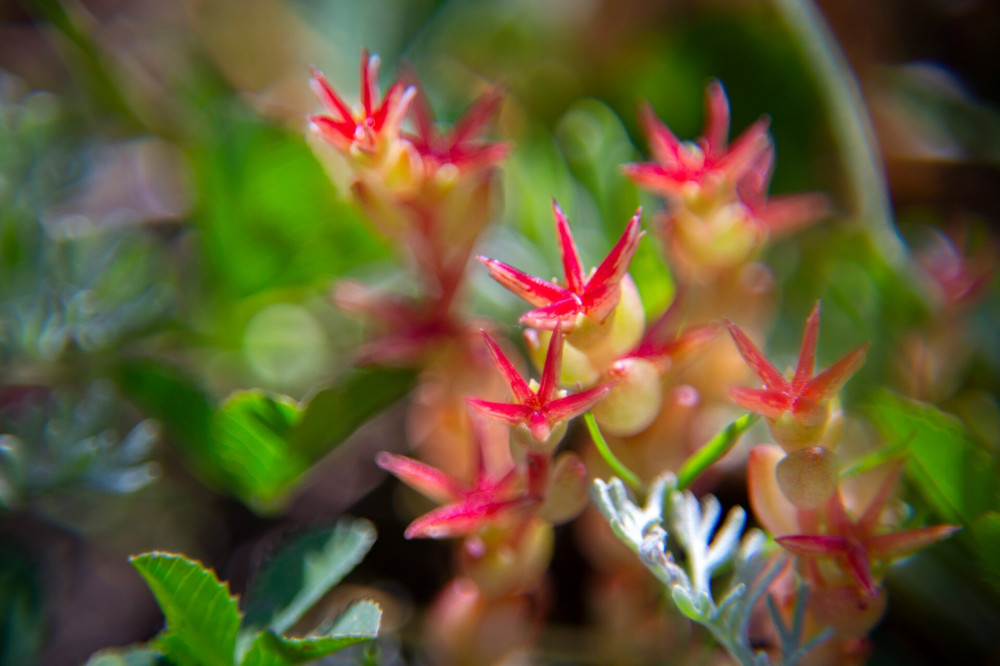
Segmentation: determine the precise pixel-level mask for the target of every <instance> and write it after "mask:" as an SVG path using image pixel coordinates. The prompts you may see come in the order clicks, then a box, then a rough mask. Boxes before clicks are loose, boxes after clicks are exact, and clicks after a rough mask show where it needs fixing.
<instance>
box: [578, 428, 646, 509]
mask: <svg viewBox="0 0 1000 666" xmlns="http://www.w3.org/2000/svg"><path fill="white" fill-rule="evenodd" d="M583 420H584V422H585V423H586V424H587V430H588V431H589V432H590V438H591V439H592V440H593V441H594V447H595V448H596V449H597V453H599V454H600V456H601V458H603V459H604V462H606V463H607V464H608V467H610V468H611V471H612V472H614V473H615V475H617V476H618V477H619V478H620V479H621V480H622V481H624V482H625V483H627V484H628V485H629V487H631V488H632V490H636V491H640V490H642V489H643V488H644V487H645V486H644V484H643V483H642V479H640V478H639V475H638V474H636V473H635V472H633V471H632V470H630V469H629V468H628V467H626V466H625V463H623V462H622V461H621V460H619V459H618V457H617V456H616V455H615V454H614V452H612V451H611V447H610V446H608V442H607V440H606V439H604V435H603V434H602V433H601V428H600V427H599V426H598V425H597V419H596V418H595V417H594V415H593V413H592V412H587V413H586V414H584V415H583Z"/></svg>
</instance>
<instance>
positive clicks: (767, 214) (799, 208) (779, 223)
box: [736, 144, 830, 237]
mask: <svg viewBox="0 0 1000 666" xmlns="http://www.w3.org/2000/svg"><path fill="white" fill-rule="evenodd" d="M773 170H774V146H773V145H771V144H769V145H768V146H767V148H766V149H765V150H763V151H762V152H761V153H760V154H759V155H758V156H757V159H756V160H755V161H754V162H753V163H752V164H751V165H750V166H749V168H748V169H747V172H746V173H745V174H744V175H743V177H742V178H740V180H739V182H737V183H736V193H737V195H738V196H739V198H740V202H741V203H742V204H743V207H744V210H745V211H746V214H747V217H748V218H749V219H750V221H751V222H753V224H754V225H755V226H756V227H757V228H758V229H760V230H761V231H762V232H766V233H767V234H768V235H770V236H772V237H773V236H780V235H782V234H786V233H789V232H792V231H795V230H796V229H799V228H801V227H804V226H806V225H808V224H809V223H811V222H814V221H815V220H818V219H820V218H822V217H824V216H826V215H828V214H829V212H830V202H829V200H828V199H827V198H826V197H825V196H823V195H822V194H819V193H816V192H808V193H804V194H786V195H783V196H777V197H768V196H767V189H768V187H769V186H770V184H771V174H772V172H773Z"/></svg>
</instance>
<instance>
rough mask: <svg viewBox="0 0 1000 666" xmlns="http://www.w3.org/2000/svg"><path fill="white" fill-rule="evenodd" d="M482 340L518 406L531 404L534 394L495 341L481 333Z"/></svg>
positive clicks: (485, 333)
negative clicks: (484, 341)
mask: <svg viewBox="0 0 1000 666" xmlns="http://www.w3.org/2000/svg"><path fill="white" fill-rule="evenodd" d="M482 333H483V339H484V340H486V347H487V348H488V349H489V350H490V356H492V357H493V363H494V364H496V366H497V369H498V370H499V371H500V374H501V375H503V378H504V381H506V382H507V386H509V387H510V390H511V392H512V393H513V394H514V399H515V400H516V401H517V402H519V403H520V404H522V405H523V404H526V403H529V402H533V401H534V398H535V392H534V391H532V390H531V387H529V386H528V383H527V382H526V381H524V378H523V377H522V376H521V373H519V372H518V371H517V368H515V367H514V364H513V363H511V362H510V359H509V358H507V356H506V354H504V353H503V351H502V350H501V349H500V345H498V344H497V343H496V340H494V339H493V338H491V337H490V334H489V333H487V332H486V331H483V332H482Z"/></svg>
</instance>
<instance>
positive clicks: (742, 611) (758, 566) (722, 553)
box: [591, 474, 830, 666]
mask: <svg viewBox="0 0 1000 666" xmlns="http://www.w3.org/2000/svg"><path fill="white" fill-rule="evenodd" d="M591 495H592V497H593V499H594V503H595V504H597V508H598V509H599V510H600V511H601V513H602V514H603V515H604V517H605V518H606V519H607V520H608V523H609V525H610V526H611V529H612V531H614V533H615V536H617V537H618V538H619V539H620V540H621V541H622V542H623V543H624V544H625V545H626V546H628V547H629V548H630V549H631V550H632V551H633V552H634V553H635V554H636V555H638V556H639V560H640V561H641V562H642V563H643V565H645V567H646V568H647V569H649V571H650V572H651V573H653V575H655V576H656V577H657V578H658V579H659V580H660V581H661V582H662V583H663V584H664V585H666V586H667V590H668V591H669V592H670V598H671V600H672V601H673V603H674V605H675V606H676V607H677V609H678V610H679V611H680V612H681V613H682V614H683V615H684V616H685V617H687V618H688V619H690V620H692V621H694V622H697V623H698V624H701V625H702V626H704V627H705V628H706V629H708V630H709V632H711V634H712V636H714V637H715V639H716V640H717V641H718V642H719V644H720V645H722V646H723V647H725V648H726V650H727V651H728V652H729V653H730V654H731V655H732V656H733V657H734V658H735V659H736V660H737V661H739V663H740V664H742V665H743V666H768V665H769V664H771V661H770V659H769V658H768V656H767V654H766V653H764V652H763V651H760V652H758V651H757V650H755V649H754V648H753V646H751V644H750V637H749V635H748V633H747V629H748V625H749V623H750V618H751V614H752V613H753V610H754V608H755V607H756V606H757V603H758V602H759V601H760V600H761V598H762V597H763V596H764V594H765V593H766V592H767V590H768V587H770V585H771V583H772V582H773V581H774V580H775V578H776V577H777V576H778V574H779V573H780V572H781V569H782V568H783V563H782V562H781V560H780V559H779V560H777V561H775V560H772V559H771V558H769V557H768V556H767V554H766V553H765V551H764V544H765V538H764V535H763V534H762V533H761V532H759V531H758V530H749V531H748V532H747V533H746V534H742V532H743V527H744V525H745V523H746V513H745V512H744V511H743V509H742V508H741V507H739V506H737V507H734V508H733V509H732V510H730V512H729V515H728V516H727V518H726V520H725V522H724V523H723V524H722V526H721V527H719V528H718V529H716V528H717V526H718V522H719V518H720V517H721V506H720V504H719V501H718V500H717V499H716V498H715V497H714V496H713V495H706V496H705V497H703V498H702V500H701V501H700V502H699V501H698V499H697V498H695V496H694V495H693V494H692V493H691V492H690V491H681V490H679V489H678V487H677V479H676V477H674V475H673V474H664V475H662V476H660V477H658V478H657V479H656V480H655V481H654V482H653V483H652V485H651V486H650V489H649V494H648V495H647V498H646V503H645V505H644V506H642V507H639V506H638V505H636V504H635V502H634V501H633V500H632V498H631V497H629V494H628V491H627V490H626V489H625V485H624V484H623V483H622V482H621V480H619V479H612V480H611V481H609V482H604V481H601V480H599V479H598V480H597V481H595V482H594V485H593V487H592V492H591ZM668 537H669V538H670V540H671V542H672V543H671V545H672V546H673V547H675V548H676V549H677V552H676V556H677V557H679V559H677V558H676V557H675V552H674V551H672V550H668ZM723 569H731V570H732V575H731V576H730V580H729V582H728V585H725V586H722V585H719V584H716V585H713V576H714V574H715V573H716V572H717V571H720V570H723ZM797 594H798V597H797V604H796V608H795V613H794V616H793V618H792V622H791V623H790V624H789V625H785V623H784V620H783V619H782V617H781V614H780V613H779V612H778V611H777V609H776V608H775V606H774V603H773V602H772V601H771V599H770V597H768V603H769V611H770V614H771V619H772V621H773V622H774V623H775V626H776V627H777V629H778V635H779V639H780V645H779V647H780V649H781V662H780V663H781V664H783V666H793V665H794V664H797V663H799V661H800V660H801V659H802V657H803V656H804V655H805V654H806V653H807V652H808V651H809V650H810V649H812V648H813V647H814V646H816V645H818V644H819V643H820V642H822V641H824V640H826V638H827V637H829V635H830V632H829V631H822V632H820V633H819V634H817V635H816V636H814V637H812V638H811V639H810V640H809V641H807V642H805V643H803V639H804V638H805V636H804V618H805V615H804V614H805V607H806V602H807V590H806V589H805V588H804V587H803V586H801V585H800V587H799V590H798V592H797Z"/></svg>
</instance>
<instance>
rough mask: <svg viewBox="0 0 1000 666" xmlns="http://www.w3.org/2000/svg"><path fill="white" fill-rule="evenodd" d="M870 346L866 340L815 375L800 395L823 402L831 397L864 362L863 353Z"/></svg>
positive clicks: (865, 352)
mask: <svg viewBox="0 0 1000 666" xmlns="http://www.w3.org/2000/svg"><path fill="white" fill-rule="evenodd" d="M870 346H871V343H870V342H866V343H865V344H863V345H861V346H860V347H858V348H857V349H855V350H854V351H852V352H851V353H849V354H848V355H847V356H845V357H844V358H842V359H840V360H839V361H837V362H836V363H834V364H833V365H831V366H830V367H829V368H827V369H826V370H824V371H823V372H821V373H819V374H818V375H816V377H814V378H813V379H812V380H810V381H809V382H808V383H807V384H806V386H805V390H804V391H803V392H802V395H803V396H805V397H807V398H809V399H810V400H815V401H816V402H823V401H825V400H828V399H830V398H831V397H833V396H834V394H836V393H837V391H839V390H840V387H841V386H843V385H844V382H846V381H847V380H848V379H850V377H851V375H853V374H854V373H855V372H857V371H858V368H860V367H861V364H862V363H864V362H865V354H867V353H868V348H869V347H870Z"/></svg>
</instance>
